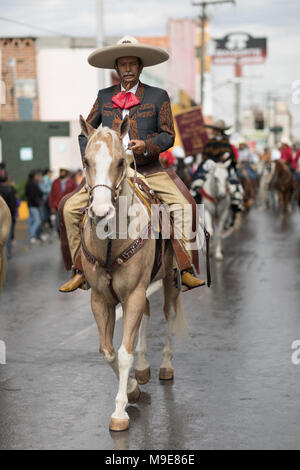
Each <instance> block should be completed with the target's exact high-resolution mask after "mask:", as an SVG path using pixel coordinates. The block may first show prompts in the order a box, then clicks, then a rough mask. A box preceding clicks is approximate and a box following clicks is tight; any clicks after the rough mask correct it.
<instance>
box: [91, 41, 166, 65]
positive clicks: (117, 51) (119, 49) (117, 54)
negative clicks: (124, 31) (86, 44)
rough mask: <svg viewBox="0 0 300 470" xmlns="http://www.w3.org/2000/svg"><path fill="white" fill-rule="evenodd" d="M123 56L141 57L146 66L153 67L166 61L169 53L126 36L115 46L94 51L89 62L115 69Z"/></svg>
mask: <svg viewBox="0 0 300 470" xmlns="http://www.w3.org/2000/svg"><path fill="white" fill-rule="evenodd" d="M121 57H139V58H140V59H141V60H142V62H143V64H144V67H151V66H152V65H158V64H161V63H162V62H166V61H167V60H168V59H169V54H168V53H167V52H166V51H164V50H163V49H161V48H160V47H154V46H149V45H148V44H142V43H140V42H139V41H138V40H137V39H136V38H134V37H131V36H125V37H124V38H122V39H120V41H118V43H117V44H115V45H113V46H106V47H103V48H102V49H97V50H96V51H94V52H92V54H90V56H89V57H88V62H89V64H90V65H92V66H93V67H98V68H100V69H114V68H115V63H116V60H117V59H120V58H121Z"/></svg>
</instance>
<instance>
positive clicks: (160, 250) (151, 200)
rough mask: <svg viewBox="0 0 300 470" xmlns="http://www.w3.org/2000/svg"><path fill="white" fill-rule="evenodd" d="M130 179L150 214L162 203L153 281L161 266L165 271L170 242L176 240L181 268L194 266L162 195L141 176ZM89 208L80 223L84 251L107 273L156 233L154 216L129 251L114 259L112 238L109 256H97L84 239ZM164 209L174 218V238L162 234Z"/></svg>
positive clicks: (172, 230)
mask: <svg viewBox="0 0 300 470" xmlns="http://www.w3.org/2000/svg"><path fill="white" fill-rule="evenodd" d="M128 182H129V184H130V186H131V187H132V188H134V192H135V194H136V196H137V197H138V199H139V200H140V201H141V203H142V204H143V205H145V206H146V207H147V209H148V212H149V215H150V216H151V215H152V214H151V206H153V205H157V206H159V209H160V211H159V218H158V220H155V225H157V230H158V237H156V251H155V260H154V265H153V269H152V275H151V281H153V280H154V279H155V277H156V276H157V274H158V273H159V271H160V270H161V269H163V273H164V275H165V264H164V262H165V252H166V247H167V245H168V244H170V242H171V244H172V246H173V250H174V253H175V256H176V259H177V262H178V265H179V267H180V270H181V271H183V270H185V269H189V268H190V260H189V256H188V254H187V253H186V252H185V250H184V249H183V247H182V246H181V245H180V243H179V242H178V240H176V239H175V238H174V226H173V222H172V219H170V218H169V215H168V214H167V212H166V209H165V208H164V206H163V204H162V202H161V201H160V199H159V198H158V197H157V195H156V194H155V193H154V191H153V190H152V189H151V188H150V187H149V186H148V185H147V184H146V183H145V182H144V181H143V180H141V179H139V178H137V179H136V180H135V179H134V178H130V179H128ZM85 210H86V208H84V209H83V212H84V215H83V217H82V220H81V223H80V230H81V246H82V252H83V254H84V256H85V258H86V259H87V261H88V262H89V263H91V264H92V265H94V266H96V267H97V266H98V267H102V268H103V269H105V270H106V271H107V274H108V275H110V273H111V271H112V270H113V269H114V268H115V267H117V266H118V265H121V264H124V263H126V262H127V261H129V260H130V259H131V258H132V257H133V256H134V255H135V254H136V253H137V252H138V251H139V250H140V249H141V248H142V247H143V246H144V244H145V243H146V241H147V240H148V239H149V238H150V237H151V234H152V230H153V227H152V222H153V220H152V219H151V220H150V221H149V223H148V225H147V226H146V227H144V229H143V230H142V232H141V233H140V235H139V237H138V238H137V239H136V240H134V241H133V242H132V243H131V245H130V246H129V247H128V248H126V250H125V251H123V252H122V253H120V254H119V255H118V256H117V257H116V258H115V259H114V260H111V257H110V251H111V244H112V241H111V240H110V241H109V245H108V253H107V258H106V260H105V261H104V260H102V259H99V258H97V257H95V256H94V255H93V254H92V253H90V252H89V250H88V248H87V246H86V243H85V240H84V226H85V221H86V212H85ZM162 212H164V214H165V215H166V216H167V217H168V219H169V221H170V226H171V231H170V233H171V241H169V240H164V239H163V237H162V220H163V216H162Z"/></svg>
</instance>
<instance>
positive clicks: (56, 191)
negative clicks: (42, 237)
mask: <svg viewBox="0 0 300 470" xmlns="http://www.w3.org/2000/svg"><path fill="white" fill-rule="evenodd" d="M76 188H77V184H76V182H75V180H74V179H73V178H72V177H71V175H70V172H69V170H66V169H64V168H61V170H60V174H59V178H57V179H56V180H55V181H54V182H53V184H52V189H51V193H50V198H49V203H50V207H51V210H52V213H53V214H56V229H57V233H58V235H59V236H60V229H59V218H58V211H57V209H58V205H59V203H60V201H61V200H62V198H63V197H64V196H66V195H67V194H70V193H72V192H73V191H74V190H75V189H76Z"/></svg>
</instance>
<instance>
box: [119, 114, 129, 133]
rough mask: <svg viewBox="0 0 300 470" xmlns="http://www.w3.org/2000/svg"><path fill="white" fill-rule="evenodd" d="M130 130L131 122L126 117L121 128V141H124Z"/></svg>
mask: <svg viewBox="0 0 300 470" xmlns="http://www.w3.org/2000/svg"><path fill="white" fill-rule="evenodd" d="M129 128H130V121H129V117H128V115H127V116H125V117H124V119H123V121H122V123H121V127H120V136H121V139H124V137H125V135H127V134H128V132H129Z"/></svg>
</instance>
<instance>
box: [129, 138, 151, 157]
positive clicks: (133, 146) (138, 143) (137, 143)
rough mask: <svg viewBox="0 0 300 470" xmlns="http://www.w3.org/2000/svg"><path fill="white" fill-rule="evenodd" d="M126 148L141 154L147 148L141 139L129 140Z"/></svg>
mask: <svg viewBox="0 0 300 470" xmlns="http://www.w3.org/2000/svg"><path fill="white" fill-rule="evenodd" d="M128 148H129V149H130V150H132V151H133V153H135V154H136V155H143V154H144V153H145V152H146V150H147V147H146V144H145V142H144V141H143V140H131V141H130V142H129V144H128Z"/></svg>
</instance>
